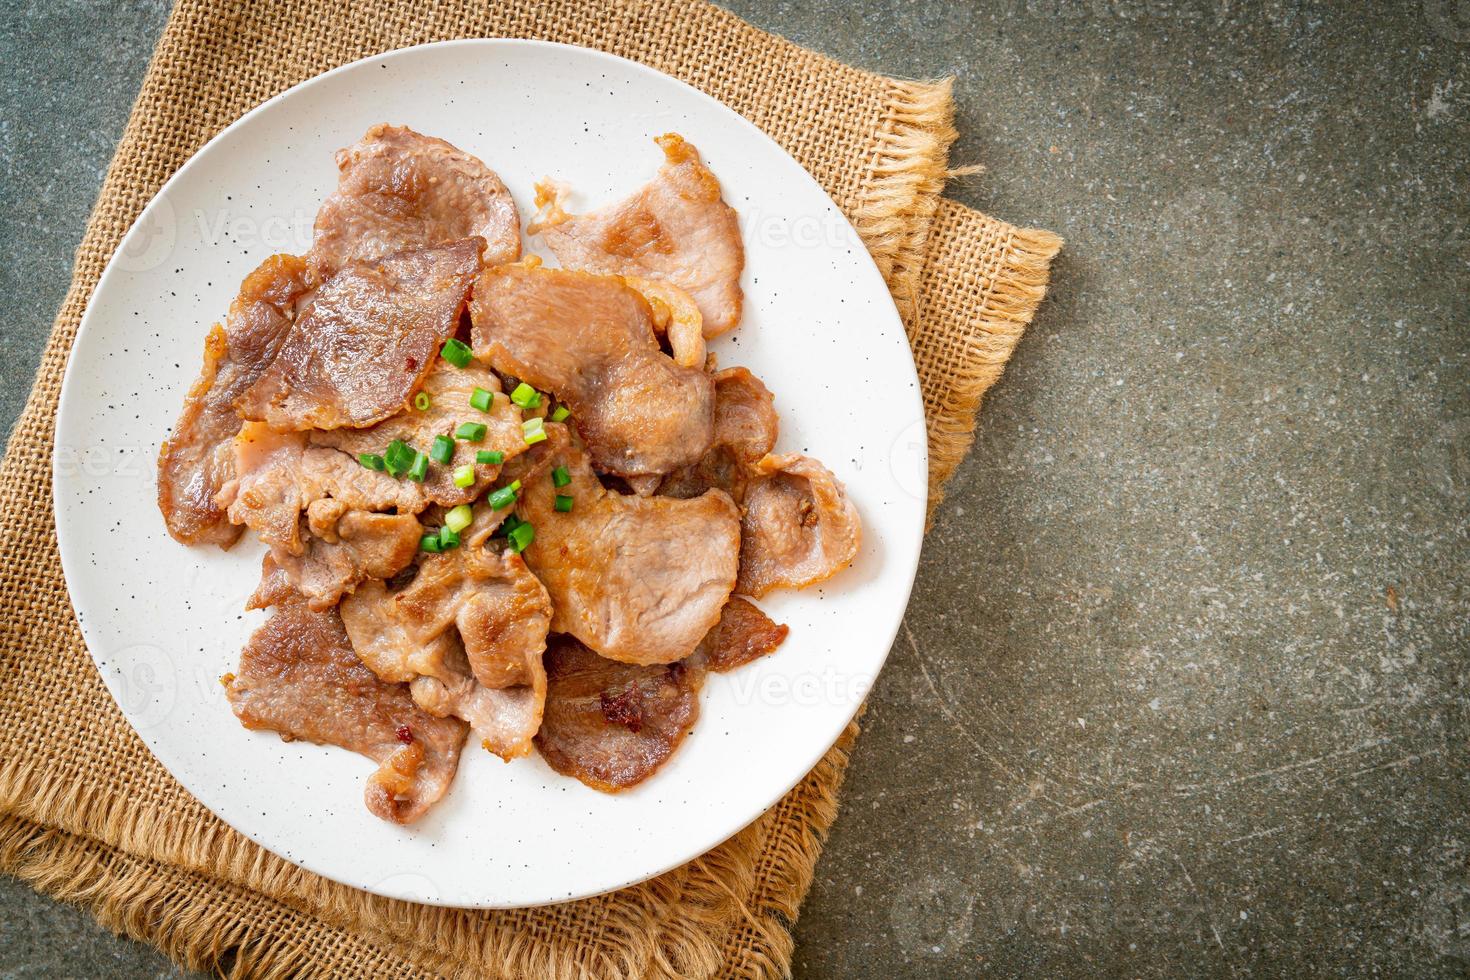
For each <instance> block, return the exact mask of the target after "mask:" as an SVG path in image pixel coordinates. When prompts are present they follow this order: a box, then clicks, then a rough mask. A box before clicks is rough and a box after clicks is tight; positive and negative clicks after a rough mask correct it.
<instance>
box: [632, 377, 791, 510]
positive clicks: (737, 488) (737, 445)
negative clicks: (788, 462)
mask: <svg viewBox="0 0 1470 980" xmlns="http://www.w3.org/2000/svg"><path fill="white" fill-rule="evenodd" d="M714 382H715V434H714V441H713V442H712V443H711V444H710V447H709V449H708V450H707V451H706V452H705V454H704V456H703V457H702V458H701V459H700V460H699V462H697V463H694V464H693V465H691V466H685V467H683V468H681V469H678V470H675V471H674V472H673V473H670V474H669V475H668V476H666V477H664V479H663V481H662V482H661V483H660V484H659V487H658V492H659V493H661V494H664V495H665V496H669V497H697V496H699V495H700V494H702V493H704V492H705V491H707V490H710V489H714V488H718V489H720V490H723V491H725V492H726V493H728V494H729V495H730V496H731V498H732V499H733V500H734V501H735V502H736V503H737V504H738V503H741V502H742V501H744V500H745V491H746V488H747V487H748V486H749V484H750V481H751V480H752V479H753V478H754V477H755V476H756V471H755V465H756V464H757V463H759V462H760V461H761V460H762V459H764V458H765V456H766V455H767V454H768V453H769V452H770V451H771V450H772V449H774V448H775V446H776V436H777V434H778V432H779V431H780V423H779V420H778V419H777V417H776V409H775V406H774V404H773V399H772V397H771V392H770V391H769V390H768V389H767V388H766V386H765V385H763V384H762V383H761V380H760V379H759V378H757V377H756V376H755V375H753V374H751V373H750V371H749V370H747V369H745V368H743V367H733V368H727V369H725V370H724V371H721V372H719V373H718V374H716V375H714Z"/></svg>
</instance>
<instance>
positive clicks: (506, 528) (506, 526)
mask: <svg viewBox="0 0 1470 980" xmlns="http://www.w3.org/2000/svg"><path fill="white" fill-rule="evenodd" d="M523 523H525V522H524V521H522V520H521V519H520V518H519V517H517V516H516V515H514V514H506V515H505V520H503V521H501V522H500V530H501V531H502V532H503V533H505V534H509V533H510V532H511V530H512V529H513V528H514V527H515V526H516V525H517V524H523Z"/></svg>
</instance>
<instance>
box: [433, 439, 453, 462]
mask: <svg viewBox="0 0 1470 980" xmlns="http://www.w3.org/2000/svg"><path fill="white" fill-rule="evenodd" d="M429 456H430V457H431V458H432V459H433V460H434V462H436V463H444V464H446V465H447V464H448V463H449V461H450V460H452V459H454V440H453V439H451V438H449V437H448V436H435V437H434V444H433V445H432V446H430V447H429Z"/></svg>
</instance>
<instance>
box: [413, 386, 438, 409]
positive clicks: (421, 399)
mask: <svg viewBox="0 0 1470 980" xmlns="http://www.w3.org/2000/svg"><path fill="white" fill-rule="evenodd" d="M432 404H434V399H432V398H430V397H429V393H428V392H427V391H421V392H419V393H418V394H417V395H414V396H413V407H414V408H416V409H418V410H419V411H420V412H427V411H428V410H429V406H430V405H432Z"/></svg>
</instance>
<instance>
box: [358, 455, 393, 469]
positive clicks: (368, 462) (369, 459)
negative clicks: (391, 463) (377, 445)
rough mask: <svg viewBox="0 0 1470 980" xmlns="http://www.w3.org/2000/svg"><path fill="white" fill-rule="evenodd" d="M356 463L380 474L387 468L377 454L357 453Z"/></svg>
mask: <svg viewBox="0 0 1470 980" xmlns="http://www.w3.org/2000/svg"><path fill="white" fill-rule="evenodd" d="M357 461H358V462H359V463H361V464H362V465H363V466H366V467H367V468H368V469H370V470H377V471H378V472H380V473H381V472H382V471H383V470H385V469H387V468H388V464H387V463H385V462H383V457H381V456H379V455H378V454H377V453H358V454H357Z"/></svg>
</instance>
